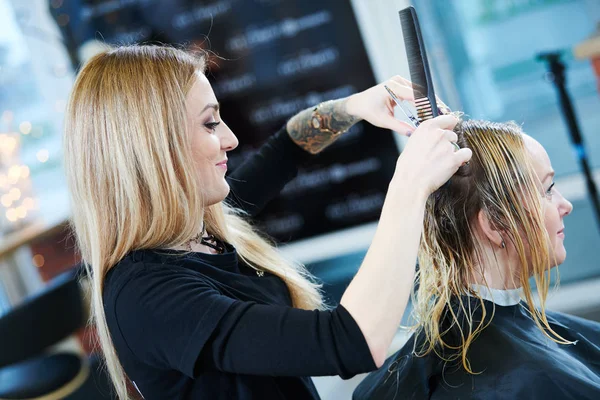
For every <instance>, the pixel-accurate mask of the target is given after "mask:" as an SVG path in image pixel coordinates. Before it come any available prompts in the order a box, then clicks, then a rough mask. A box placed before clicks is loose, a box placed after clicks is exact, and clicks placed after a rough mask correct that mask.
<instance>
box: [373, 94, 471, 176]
mask: <svg viewBox="0 0 600 400" xmlns="http://www.w3.org/2000/svg"><path fill="white" fill-rule="evenodd" d="M383 87H384V88H385V90H387V92H388V93H389V94H390V96H391V97H392V99H394V102H395V103H396V105H397V106H398V107H399V108H400V110H402V112H403V113H404V115H406V118H408V119H409V120H410V121H411V122H412V125H413V126H414V127H415V128H416V127H418V126H419V125H421V123H420V122H419V120H418V119H417V117H415V116H414V115H413V113H412V112H411V111H410V110H409V109H408V107H406V106H405V105H404V104H403V103H402V100H400V99H399V98H398V96H396V94H395V93H394V92H393V91H392V89H390V88H389V87H388V86H387V85H383ZM438 113H439V114H440V115H442V114H443V113H442V111H441V110H440V109H439V108H438ZM450 143H452V144H453V145H454V147H455V148H456V150H460V146H459V145H458V144H456V143H454V142H450ZM467 164H468V163H467Z"/></svg>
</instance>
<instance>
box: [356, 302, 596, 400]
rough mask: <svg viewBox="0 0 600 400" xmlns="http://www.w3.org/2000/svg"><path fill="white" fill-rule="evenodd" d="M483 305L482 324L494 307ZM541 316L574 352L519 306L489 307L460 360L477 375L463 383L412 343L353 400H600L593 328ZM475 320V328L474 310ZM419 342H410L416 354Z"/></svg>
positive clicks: (450, 367) (454, 370) (463, 377)
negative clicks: (481, 326)
mask: <svg viewBox="0 0 600 400" xmlns="http://www.w3.org/2000/svg"><path fill="white" fill-rule="evenodd" d="M465 300H466V301H470V302H471V306H472V307H478V304H480V303H479V300H476V299H474V298H466V297H465ZM484 302H485V308H486V310H487V313H488V314H487V315H488V316H489V315H491V314H490V313H491V312H492V309H493V306H494V304H493V303H492V302H490V301H487V300H485V301H484ZM479 307H481V306H479ZM546 315H547V317H548V322H549V323H550V326H551V327H552V329H553V330H554V331H555V332H556V333H558V334H559V335H561V336H562V337H563V338H565V339H567V340H569V341H573V342H576V344H574V345H561V344H557V343H555V342H553V341H552V340H550V339H549V338H547V337H546V336H545V335H544V334H543V333H542V332H541V331H540V330H539V328H538V327H537V326H536V325H535V323H534V322H533V320H532V319H531V317H530V316H529V314H528V312H527V309H526V305H525V303H523V302H521V303H520V304H517V305H513V306H500V305H497V304H496V305H495V315H494V317H493V319H492V322H491V325H489V326H488V327H487V328H485V330H484V331H483V332H482V333H481V335H480V336H478V337H477V338H476V339H475V341H474V343H473V345H472V347H471V350H470V351H469V353H468V359H469V361H470V362H471V367H472V370H473V371H474V372H481V374H479V375H469V374H467V373H466V372H465V371H464V369H463V368H462V366H461V365H457V363H456V362H454V363H444V362H443V361H441V360H440V358H438V356H436V355H435V354H434V353H429V354H428V355H427V356H423V357H417V356H415V355H413V348H414V339H415V337H414V335H413V337H411V339H410V340H409V341H408V342H407V343H406V344H405V345H404V347H403V348H402V349H401V350H400V351H399V352H397V353H396V354H394V355H393V356H392V357H390V358H389V359H388V360H387V361H386V362H385V364H384V365H383V367H382V368H380V369H379V370H377V371H375V372H373V373H371V374H369V375H368V376H367V377H366V378H365V379H364V380H363V381H362V382H361V383H360V385H359V386H358V387H357V388H356V390H355V391H354V395H353V399H355V400H366V399H372V400H374V399H385V400H392V399H399V400H400V399H419V400H421V399H490V400H491V399H497V400H505V399H506V400H509V399H510V400H521V399H523V400H549V399H557V400H559V399H560V400H566V399H600V347H599V345H600V324H598V323H596V322H592V321H587V320H584V319H582V318H578V317H574V316H570V315H566V314H561V313H556V312H549V311H548V312H546ZM459 318H460V316H459ZM487 318H488V317H486V319H487ZM475 319H476V321H480V320H481V308H478V310H477V311H476V312H475ZM465 326H466V325H465ZM456 333H457V330H453V331H451V335H453V336H447V337H446V339H447V340H449V341H450V342H451V343H458V340H457V338H458V336H457V335H456ZM422 340H423V339H422V335H417V349H418V348H419V347H418V346H419V345H420V344H422ZM459 364H460V361H459Z"/></svg>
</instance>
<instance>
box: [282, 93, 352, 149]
mask: <svg viewBox="0 0 600 400" xmlns="http://www.w3.org/2000/svg"><path fill="white" fill-rule="evenodd" d="M347 101H348V98H344V99H339V100H332V101H327V102H325V103H322V104H321V105H320V106H319V109H318V114H319V115H320V116H321V119H320V120H319V121H318V122H315V121H313V110H314V107H310V108H307V109H306V110H304V111H301V112H299V113H298V114H296V115H295V116H293V117H292V119H290V120H289V121H288V123H287V131H288V133H289V135H290V137H291V138H292V140H293V141H294V142H296V144H297V145H298V146H300V147H301V148H303V149H304V150H306V151H308V152H309V153H311V154H317V153H318V152H320V151H321V150H323V149H324V148H326V147H327V146H329V145H330V144H331V143H333V142H334V141H335V140H336V139H337V138H338V137H339V136H340V135H339V134H336V133H338V132H339V133H342V132H345V131H347V130H348V129H349V128H350V127H351V126H352V125H354V124H355V123H357V122H358V121H360V118H358V117H355V116H353V115H350V114H348V112H347V111H346V103H347ZM315 124H316V125H317V126H315Z"/></svg>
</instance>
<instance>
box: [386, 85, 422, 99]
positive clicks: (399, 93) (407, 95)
mask: <svg viewBox="0 0 600 400" xmlns="http://www.w3.org/2000/svg"><path fill="white" fill-rule="evenodd" d="M386 84H388V87H389V88H390V89H391V90H392V92H394V94H395V95H396V97H398V98H399V99H401V100H407V101H410V102H414V100H415V94H414V91H413V90H412V88H411V87H409V86H405V85H401V84H399V83H398V82H396V81H393V80H390V81H388V82H387V83H386Z"/></svg>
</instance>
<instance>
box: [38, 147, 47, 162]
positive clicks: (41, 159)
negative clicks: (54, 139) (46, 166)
mask: <svg viewBox="0 0 600 400" xmlns="http://www.w3.org/2000/svg"><path fill="white" fill-rule="evenodd" d="M48 158H50V154H49V153H48V150H46V149H43V150H40V151H38V152H37V159H38V161H39V162H46V161H48Z"/></svg>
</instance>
